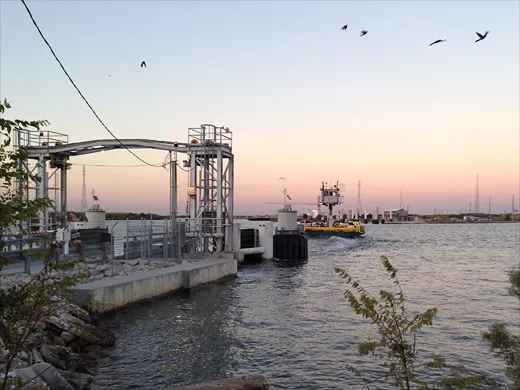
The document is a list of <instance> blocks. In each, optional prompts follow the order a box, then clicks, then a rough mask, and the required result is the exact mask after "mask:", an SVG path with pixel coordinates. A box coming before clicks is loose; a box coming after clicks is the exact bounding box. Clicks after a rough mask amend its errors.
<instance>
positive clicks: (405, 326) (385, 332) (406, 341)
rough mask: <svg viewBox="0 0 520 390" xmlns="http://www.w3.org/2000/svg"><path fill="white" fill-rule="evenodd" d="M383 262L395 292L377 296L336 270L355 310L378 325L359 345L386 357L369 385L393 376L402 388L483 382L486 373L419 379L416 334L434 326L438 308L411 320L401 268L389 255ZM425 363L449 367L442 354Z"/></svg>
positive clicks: (364, 350)
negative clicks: (374, 333) (429, 380)
mask: <svg viewBox="0 0 520 390" xmlns="http://www.w3.org/2000/svg"><path fill="white" fill-rule="evenodd" d="M381 264H382V266H383V268H384V270H385V272H386V274H387V276H388V278H389V279H390V281H391V282H392V284H393V289H394V292H391V291H387V290H383V289H381V290H380V291H379V296H378V297H377V298H376V297H374V296H373V295H372V294H371V293H370V292H368V291H367V290H366V289H365V288H363V287H362V286H361V285H360V283H359V282H358V281H356V280H354V278H353V277H352V275H351V274H350V273H348V272H347V271H345V270H343V269H341V268H339V267H338V268H336V269H335V271H336V273H338V274H339V275H340V276H341V277H342V278H343V279H344V280H345V283H346V284H347V285H349V286H350V287H349V288H348V289H347V290H346V291H345V293H344V296H345V298H346V299H347V301H348V303H349V304H350V306H351V308H352V309H353V311H354V313H356V314H357V315H360V316H362V317H363V318H365V319H369V320H370V323H371V324H372V325H375V327H376V328H377V332H378V336H377V339H376V340H374V341H373V340H372V339H371V337H368V341H365V342H361V343H359V344H358V346H357V349H358V353H359V354H360V355H361V356H367V355H371V356H373V357H375V358H378V359H382V360H383V363H382V368H383V369H384V371H385V372H384V374H383V375H381V376H378V377H377V378H375V379H372V380H370V381H369V382H367V387H368V384H370V383H372V382H374V381H376V380H379V379H382V378H393V379H394V383H395V385H396V386H397V387H398V388H400V389H406V390H409V389H411V388H412V385H414V386H415V387H418V388H419V389H433V388H435V387H457V388H466V387H470V386H474V385H476V384H478V383H481V382H483V381H484V380H485V377H482V376H465V377H460V378H443V379H442V380H441V382H439V383H432V384H428V383H427V382H425V381H423V380H421V379H420V378H419V376H418V374H417V372H416V368H417V366H418V365H419V364H420V361H419V359H418V352H417V348H416V342H417V337H416V334H417V332H419V331H420V330H421V329H422V328H423V327H424V326H432V324H433V318H434V317H435V316H436V315H437V313H438V310H437V308H435V307H433V308H430V309H427V310H426V311H425V312H424V313H420V314H416V315H414V316H413V317H412V318H411V319H410V318H409V317H408V310H407V308H406V299H405V295H404V293H403V290H402V288H401V285H400V283H399V279H398V278H397V269H396V268H395V267H394V266H393V265H392V264H391V263H390V261H389V260H388V258H386V256H381ZM421 365H422V366H423V367H427V368H430V369H443V368H447V367H448V366H447V365H446V362H445V360H444V359H442V358H439V357H435V358H433V361H431V362H427V363H425V364H424V363H423V364H421ZM347 369H348V371H349V372H351V373H352V374H354V375H358V376H362V373H361V372H360V371H359V370H357V369H356V368H354V367H352V366H351V365H348V366H347Z"/></svg>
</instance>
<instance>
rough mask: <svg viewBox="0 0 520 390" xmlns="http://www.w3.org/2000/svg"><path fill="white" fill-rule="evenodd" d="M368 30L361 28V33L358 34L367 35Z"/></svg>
mask: <svg viewBox="0 0 520 390" xmlns="http://www.w3.org/2000/svg"><path fill="white" fill-rule="evenodd" d="M367 33H368V31H367V30H363V31H361V35H359V36H360V37H362V36H363V35H367Z"/></svg>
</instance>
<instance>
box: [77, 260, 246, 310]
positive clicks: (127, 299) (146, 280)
mask: <svg viewBox="0 0 520 390" xmlns="http://www.w3.org/2000/svg"><path fill="white" fill-rule="evenodd" d="M236 274H237V261H236V260H234V259H229V260H228V259H219V260H217V259H215V260H212V259H204V260H198V261H196V262H192V263H183V264H178V265H175V266H173V267H167V268H162V269H156V270H153V271H147V272H141V273H136V274H132V275H127V276H121V277H114V278H106V279H103V280H99V281H95V282H91V283H85V284H80V285H77V286H75V287H73V288H72V289H71V293H72V302H74V303H75V304H77V305H78V306H80V307H84V308H86V307H87V306H88V303H89V302H90V301H97V302H99V303H100V304H101V307H99V308H97V309H98V310H99V311H100V312H106V311H109V310H113V309H116V308H118V307H122V306H125V305H127V304H130V303H133V302H137V301H140V300H143V299H149V298H154V297H158V296H161V295H166V294H168V293H172V292H174V291H177V290H181V289H191V288H193V287H196V286H199V285H202V284H205V283H210V282H214V281H217V280H219V279H222V278H225V277H227V276H234V275H236Z"/></svg>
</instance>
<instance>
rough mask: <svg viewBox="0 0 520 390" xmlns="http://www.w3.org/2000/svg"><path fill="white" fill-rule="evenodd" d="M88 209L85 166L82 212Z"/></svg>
mask: <svg viewBox="0 0 520 390" xmlns="http://www.w3.org/2000/svg"><path fill="white" fill-rule="evenodd" d="M87 209H88V204H87V185H86V181H85V166H83V188H82V189H81V212H82V213H84V212H85V211H87Z"/></svg>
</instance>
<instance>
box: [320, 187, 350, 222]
mask: <svg viewBox="0 0 520 390" xmlns="http://www.w3.org/2000/svg"><path fill="white" fill-rule="evenodd" d="M320 192H321V194H320V196H319V197H318V202H319V203H320V204H322V205H324V206H326V207H328V208H329V216H328V225H329V227H332V225H333V216H332V208H333V207H334V206H337V205H340V204H341V203H343V199H344V198H343V196H341V190H340V188H339V181H338V182H336V184H335V185H333V186H332V185H331V186H329V185H328V183H326V182H321V189H320Z"/></svg>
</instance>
